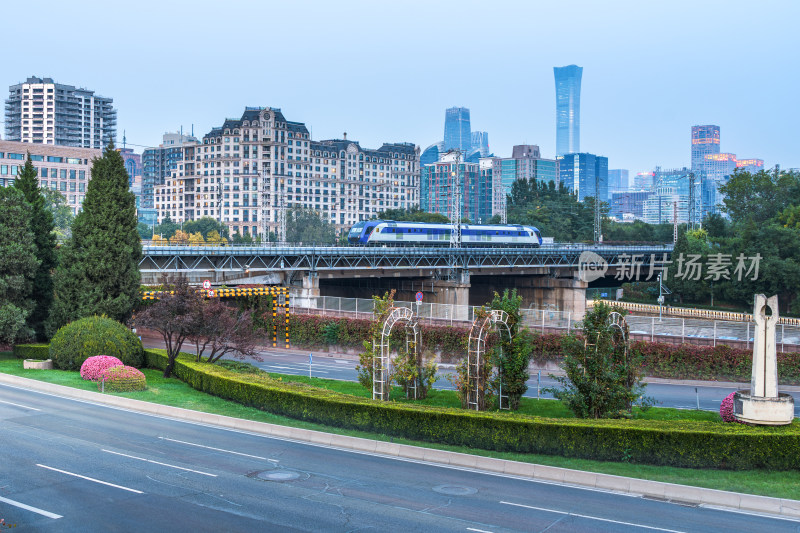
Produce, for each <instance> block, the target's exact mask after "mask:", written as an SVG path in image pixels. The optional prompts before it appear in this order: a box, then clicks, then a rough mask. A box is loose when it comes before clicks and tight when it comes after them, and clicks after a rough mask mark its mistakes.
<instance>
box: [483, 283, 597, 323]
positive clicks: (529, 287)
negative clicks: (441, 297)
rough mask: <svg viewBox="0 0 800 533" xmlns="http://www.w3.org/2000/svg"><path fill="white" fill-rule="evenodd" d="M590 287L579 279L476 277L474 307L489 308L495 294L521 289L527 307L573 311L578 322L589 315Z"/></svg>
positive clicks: (523, 302) (519, 291)
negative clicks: (588, 299)
mask: <svg viewBox="0 0 800 533" xmlns="http://www.w3.org/2000/svg"><path fill="white" fill-rule="evenodd" d="M587 286H588V283H586V282H585V281H582V280H580V279H578V277H577V275H570V276H568V277H554V276H552V275H549V274H547V275H543V274H531V275H524V276H491V277H489V276H474V277H473V282H472V294H471V303H472V305H485V304H486V303H488V302H490V301H491V300H492V297H493V296H494V292H495V291H497V292H498V293H502V292H503V291H504V290H505V289H517V293H518V294H519V295H520V296H522V305H523V307H533V308H539V309H554V310H557V311H570V312H572V313H573V315H572V316H573V317H574V319H576V320H580V319H581V318H583V315H584V314H585V313H586V287H587Z"/></svg>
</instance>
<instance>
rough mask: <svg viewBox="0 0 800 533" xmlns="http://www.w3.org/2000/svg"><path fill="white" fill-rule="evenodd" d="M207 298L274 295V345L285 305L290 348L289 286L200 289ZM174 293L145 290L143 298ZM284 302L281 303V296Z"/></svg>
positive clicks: (275, 346)
mask: <svg viewBox="0 0 800 533" xmlns="http://www.w3.org/2000/svg"><path fill="white" fill-rule="evenodd" d="M197 292H199V293H201V294H203V295H204V296H205V297H206V298H236V297H242V296H272V297H274V298H275V300H273V304H272V347H273V348H277V346H278V307H279V306H281V307H283V315H284V320H285V328H286V331H285V335H286V337H285V338H286V349H287V350H288V349H289V288H288V287H243V288H237V287H234V288H223V289H198V291H197ZM165 293H167V294H174V291H144V292H143V293H142V300H158V299H159V298H160V297H161V295H162V294H165ZM281 296H282V297H283V303H280V297H281Z"/></svg>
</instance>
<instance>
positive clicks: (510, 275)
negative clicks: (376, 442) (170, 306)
mask: <svg viewBox="0 0 800 533" xmlns="http://www.w3.org/2000/svg"><path fill="white" fill-rule="evenodd" d="M586 252H593V253H594V254H596V256H592V257H593V258H594V259H595V260H597V261H601V260H602V262H605V263H606V264H607V265H608V273H607V274H614V273H615V272H616V271H617V269H619V268H621V267H624V265H626V264H627V265H630V263H631V262H632V261H633V262H636V263H638V264H639V265H640V268H641V272H642V273H643V277H642V279H644V277H646V276H647V272H648V270H649V269H650V268H651V265H656V264H659V263H660V262H661V261H663V260H665V259H666V260H669V257H670V254H671V252H672V245H655V246H653V245H645V246H608V245H602V244H599V245H582V244H554V245H545V246H542V247H540V248H523V247H515V248H512V247H508V248H432V247H424V246H410V247H406V246H398V247H385V248H384V247H356V246H300V245H258V246H254V245H245V246H230V245H228V246H188V245H187V246H183V245H178V246H173V245H170V246H154V245H145V246H144V247H143V257H142V260H141V261H140V263H139V269H140V271H141V273H142V282H143V283H156V282H158V281H159V280H160V279H161V277H162V276H163V275H167V276H170V275H172V276H174V275H185V276H187V277H188V278H189V280H190V281H191V282H193V283H199V282H201V281H202V280H204V279H209V280H211V282H212V283H213V284H216V285H220V284H227V285H236V284H243V283H265V284H271V285H282V286H288V287H290V288H292V289H293V294H294V297H295V298H300V299H301V300H302V299H303V298H309V297H315V296H320V295H326V296H344V297H354V296H363V295H364V294H366V293H367V292H368V293H369V294H370V295H371V294H376V293H380V292H383V291H385V290H390V289H395V290H396V291H397V296H396V298H397V299H398V300H413V297H414V294H415V293H416V292H418V291H420V292H422V293H423V295H424V297H425V301H427V302H435V303H450V304H455V305H470V304H471V305H480V304H482V303H485V302H486V301H488V300H490V299H491V295H492V293H493V292H494V291H502V290H503V289H505V288H517V289H518V290H519V292H520V294H521V295H522V296H523V299H524V301H525V305H526V306H527V305H530V304H536V305H542V306H545V305H548V306H550V307H555V308H557V309H560V310H570V311H574V312H577V313H579V314H581V313H583V311H584V310H585V299H586V295H585V290H586V287H587V283H586V281H584V280H582V279H580V277H579V275H578V273H579V269H580V268H581V264H584V263H585V259H586ZM581 254H584V255H583V259H582V255H581Z"/></svg>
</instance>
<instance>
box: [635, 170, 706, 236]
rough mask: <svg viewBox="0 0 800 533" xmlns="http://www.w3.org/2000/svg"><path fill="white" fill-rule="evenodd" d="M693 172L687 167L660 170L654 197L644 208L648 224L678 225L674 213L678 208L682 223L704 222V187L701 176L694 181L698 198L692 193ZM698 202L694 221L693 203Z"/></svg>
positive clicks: (646, 202)
mask: <svg viewBox="0 0 800 533" xmlns="http://www.w3.org/2000/svg"><path fill="white" fill-rule="evenodd" d="M691 174H692V171H691V169H688V168H686V167H683V168H674V169H661V168H660V167H656V170H655V172H654V173H653V175H654V180H655V185H654V186H653V193H652V194H651V195H650V196H649V197H648V198H647V200H646V201H645V204H644V221H645V222H647V223H648V224H664V223H672V222H673V221H674V209H675V205H676V204H677V208H678V223H679V224H682V223H686V222H695V223H696V222H700V221H701V220H702V216H701V193H702V184H701V181H700V180H699V179H697V176H696V175H695V178H694V194H692V192H691V187H692V177H691ZM692 201H693V202H694V207H695V209H694V213H693V216H694V219H693V220H690V215H692V211H691V209H690V207H691V205H692V204H691V202H692Z"/></svg>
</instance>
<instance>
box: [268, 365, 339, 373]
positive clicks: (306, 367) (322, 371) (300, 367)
mask: <svg viewBox="0 0 800 533" xmlns="http://www.w3.org/2000/svg"><path fill="white" fill-rule="evenodd" d="M303 366H305V368H303ZM311 368H312V369H313V370H314V372H315V373H317V374H328V372H325V371H324V370H317V369H316V368H315V367H314V365H311ZM266 369H270V370H273V369H277V370H298V371H299V370H306V371H307V370H308V365H302V364H299V367H291V366H275V365H266ZM266 369H265V368H262V370H266ZM277 373H278V374H280V373H281V372H277Z"/></svg>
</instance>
